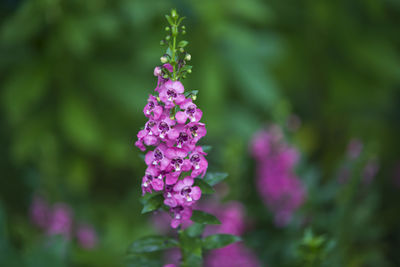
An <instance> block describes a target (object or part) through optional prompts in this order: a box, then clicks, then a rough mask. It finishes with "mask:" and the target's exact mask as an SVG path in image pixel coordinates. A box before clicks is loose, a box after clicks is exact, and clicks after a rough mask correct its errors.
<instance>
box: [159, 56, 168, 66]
mask: <svg viewBox="0 0 400 267" xmlns="http://www.w3.org/2000/svg"><path fill="white" fill-rule="evenodd" d="M160 61H161V63H163V64H165V63H167V62H168V58H167V57H166V56H162V57H160Z"/></svg>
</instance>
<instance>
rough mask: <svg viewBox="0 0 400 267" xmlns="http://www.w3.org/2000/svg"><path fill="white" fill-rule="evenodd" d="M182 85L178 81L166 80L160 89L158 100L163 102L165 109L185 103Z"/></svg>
mask: <svg viewBox="0 0 400 267" xmlns="http://www.w3.org/2000/svg"><path fill="white" fill-rule="evenodd" d="M184 91H185V89H184V87H183V85H182V83H181V82H179V81H171V80H168V81H167V82H166V83H165V84H164V85H163V86H162V87H161V88H160V99H161V101H162V102H164V104H165V107H166V108H172V107H174V106H175V104H178V105H179V104H181V103H183V101H185V96H184V95H183V92H184Z"/></svg>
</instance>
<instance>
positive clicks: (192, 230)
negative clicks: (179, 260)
mask: <svg viewBox="0 0 400 267" xmlns="http://www.w3.org/2000/svg"><path fill="white" fill-rule="evenodd" d="M204 227H205V224H201V223H194V224H192V225H191V226H190V227H188V228H187V229H186V230H185V231H186V233H187V234H188V235H189V236H190V237H198V236H201V235H202V234H203V231H204Z"/></svg>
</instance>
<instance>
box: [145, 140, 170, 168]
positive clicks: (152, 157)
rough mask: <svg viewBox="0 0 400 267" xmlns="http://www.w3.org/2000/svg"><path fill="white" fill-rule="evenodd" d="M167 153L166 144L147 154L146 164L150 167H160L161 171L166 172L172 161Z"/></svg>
mask: <svg viewBox="0 0 400 267" xmlns="http://www.w3.org/2000/svg"><path fill="white" fill-rule="evenodd" d="M166 151H167V147H166V146H165V145H164V144H160V145H159V146H158V147H156V149H154V151H149V152H147V154H146V156H145V162H146V164H147V165H148V166H151V165H154V166H159V168H160V169H161V170H165V169H166V168H167V167H168V166H169V163H170V160H169V159H168V158H167V157H166V155H165V152H166Z"/></svg>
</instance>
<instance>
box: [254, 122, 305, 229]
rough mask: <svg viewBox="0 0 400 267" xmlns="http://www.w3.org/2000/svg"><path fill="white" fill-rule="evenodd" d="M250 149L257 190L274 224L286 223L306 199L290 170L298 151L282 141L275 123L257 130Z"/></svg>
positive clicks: (281, 224)
mask: <svg viewBox="0 0 400 267" xmlns="http://www.w3.org/2000/svg"><path fill="white" fill-rule="evenodd" d="M251 152H252V154H253V156H254V158H255V159H256V161H257V190H258V191H259V193H260V195H261V197H262V198H263V200H264V202H265V204H266V205H267V206H268V207H269V208H270V209H271V210H272V211H273V213H274V215H275V224H276V225H278V226H285V225H286V224H287V223H288V222H289V221H290V219H291V217H292V214H293V212H294V211H296V210H297V209H298V208H299V207H300V206H301V205H302V204H303V202H304V199H305V189H304V187H303V185H302V183H301V182H300V180H299V179H298V178H297V177H296V175H295V174H294V171H293V168H294V166H295V165H296V163H297V161H298V152H297V151H296V149H294V148H293V147H290V146H289V145H288V144H287V143H285V141H284V140H283V134H282V131H281V129H280V128H279V127H278V126H271V127H270V128H269V129H267V130H263V131H260V132H258V133H256V134H255V136H254V137H253V140H252V143H251Z"/></svg>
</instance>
